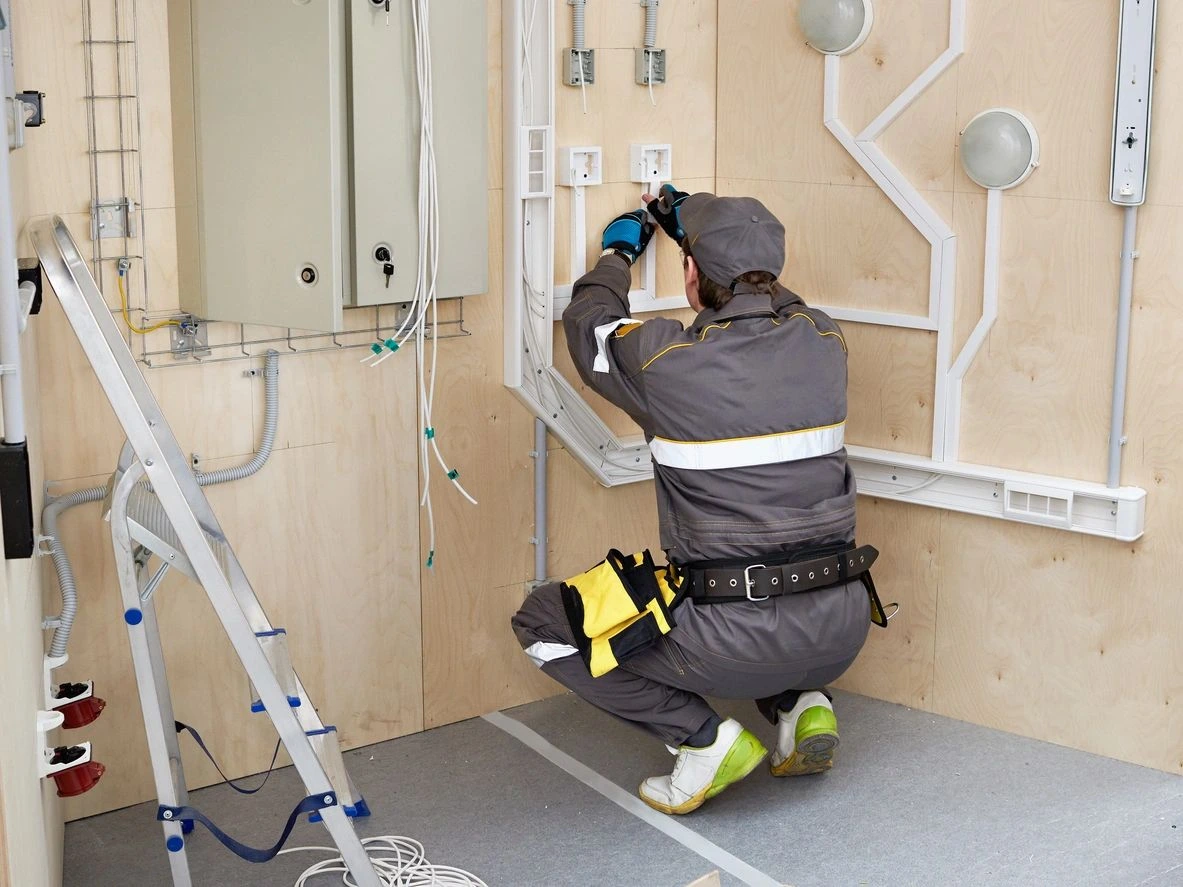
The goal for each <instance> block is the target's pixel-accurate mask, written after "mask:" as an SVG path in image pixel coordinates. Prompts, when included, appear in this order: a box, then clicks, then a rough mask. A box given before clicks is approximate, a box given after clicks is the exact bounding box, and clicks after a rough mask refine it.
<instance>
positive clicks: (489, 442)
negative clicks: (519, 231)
mask: <svg viewBox="0 0 1183 887" xmlns="http://www.w3.org/2000/svg"><path fill="white" fill-rule="evenodd" d="M501 201H502V193H501V192H500V191H494V192H490V200H489V224H490V240H491V242H500V239H501V209H502V207H501ZM489 281H490V283H491V291H490V293H489V294H488V295H486V296H481V297H479V298H477V299H469V300H467V302H466V304H465V322H466V325H467V326H468V328H469V329H470V330H472V336H471V337H470V338H466V339H455V340H451V341H448V342H443V343H441V352H440V363H439V371H438V372H439V381H438V393H437V403H436V408H435V413H434V415H433V424H434V425H435V426H436V427H437V433H438V435H439V437H438V440H439V442H440V445H441V447H442V448H443V451H444V453H445V455H446V457H447V458H448V459H449V460H450V464H452V465H453V466H455V467H456V468H457V469H458V470H459V471H460V481H461V483H463V484H464V485H465V488H466V489H468V491H469V492H470V493H472V495H473V496H474V497H475V498H476V499H477V500H478V502H479V504H478V505H476V506H473V505H471V504H469V503H468V502H466V501H464V500H463V499H461V497H460V496H459V495H457V494H456V492H455V490H453V489H452V488H451V486H450V484H449V483H448V482H447V480H446V479H445V478H444V477H443V476H442V473H441V471H440V470H439V468H438V465H436V464H434V462H433V464H432V466H431V485H432V486H431V488H432V490H433V499H434V503H435V520H436V556H435V560H434V565H433V566H432V567H431V568H430V569H429V568H427V567H426V566H425V565H424V560H423V559H424V558H425V557H426V550H427V539H428V534H427V528H426V525H423V526H422V528H421V530H420V533H421V538H422V542H423V544H422V545H421V546H420V548H421V550H420V558H419V564H420V583H421V586H422V595H423V651H424V656H423V680H424V700H425V701H424V710H425V711H424V713H425V723H426V725H427V726H438V725H440V724H446V723H450V722H452V721H456V720H460V719H462V718H468V717H473V716H476V715H480V714H483V713H485V712H487V711H491V710H493V709H497V708H503V707H506V706H510V705H517V704H520V703H522V702H528V701H530V700H531V699H536V698H539V697H540V696H542V695H544V694H546V693H549V692H553V685H551V684H550V682H549V681H547V680H545V679H543V678H542V677H541V676H540V675H539V674H538V673H537V671H536V669H534V668H533V666H531V665H530V663H529V660H528V659H526V657H525V656H523V655H522V652H521V648H520V647H519V646H518V643H517V641H516V639H515V638H514V635H513V632H512V631H511V630H510V627H509V619H510V616H512V615H513V613H514V612H515V611H516V610H517V608H518V607H519V606H520V605H521V602H522V600H523V599H524V596H525V586H526V582H527V580H529V579H530V578H531V577H532V575H533V548H532V546H531V545H530V538H531V537H532V536H533V533H534V528H533V518H534V515H533V502H534V496H533V472H534V463H533V460H532V459H531V458H530V455H529V454H530V451H531V450H532V449H533V447H534V438H533V422H532V421H531V419H530V417H529V416H528V415H527V414H526V412H525V409H524V408H523V407H522V406H521V405H520V404H519V403H518V402H517V401H516V399H515V398H514V397H513V395H512V394H510V392H509V391H508V389H506V388H505V387H504V385H503V384H502V381H501V375H500V372H498V371H496V370H495V369H494V368H499V367H500V365H501V353H502V348H503V338H502V326H503V318H502V305H503V301H502V298H501V292H500V291H501V253H500V251H498V250H491V251H490V268H489Z"/></svg>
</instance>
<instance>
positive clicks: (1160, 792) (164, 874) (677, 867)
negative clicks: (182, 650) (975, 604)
mask: <svg viewBox="0 0 1183 887" xmlns="http://www.w3.org/2000/svg"><path fill="white" fill-rule="evenodd" d="M719 707H720V709H721V711H723V712H725V713H728V714H732V715H735V716H737V717H740V718H741V719H742V720H743V721H744V723H745V724H747V725H748V726H749V727H751V728H752V729H754V730H755V731H756V732H758V733H760V734H761V736H762V737H763V738H764V739H765V740H766V742H771V741H772V739H773V735H772V730H771V728H770V727H768V725H767V723H766V722H764V721H763V720H762V719H760V718H758V716H754V709H753V708H751V707H749V706H744V705H741V704H734V703H721V704H720V706H719ZM835 709H836V711H837V712H838V715H839V725H840V729H841V733H842V746H841V749H840V752H839V759H838V762H837V764H836V766H835V768H834V770H833V771H831V772H830V773H827V774H824V775H822V776H817V777H811V778H802V779H790V780H777V779H773V778H771V777H770V776H769V775H768V774H767V771H765V770H759V771H757V772H756V773H754V774H753V775H752V776H750V777H748V779H747V780H745V781H744V782H743V783H741V784H739V785H738V786H735V787H733V788H732V789H729V790H728V791H727V792H725V793H724V794H722V795H720V796H719V797H718V798H716V799H714V800H713V801H711V802H710V803H708V804H707V805H706V806H705V807H703V808H702V809H701V810H699V811H698V812H696V813H694V814H692V815H690V816H686V817H681V818H679V820H678V821H679V822H680V823H682V824H684V825H686V826H688V827H689V828H690V829H692V830H693V831H694V832H696V833H698V834H699V835H701V836H702V837H703V838H706V839H707V840H708V841H711V842H713V843H714V844H716V845H718V846H719V847H721V848H723V849H725V850H727V851H730V853H732V854H734V855H735V856H736V857H738V858H739V859H741V860H743V861H745V862H747V863H748V864H750V865H751V866H753V867H755V868H756V869H758V870H760V871H762V872H765V873H767V874H768V875H770V876H772V877H773V878H774V879H776V880H778V881H780V882H782V883H784V884H787V885H793V887H823V885H824V887H831V885H843V887H845V885H852V887H879V885H884V887H896V885H901V887H903V885H908V887H911V885H941V887H944V885H975V887H976V885H1040V887H1042V885H1048V887H1052V885H1072V887H1076V885H1088V887H1092V885H1122V887H1142V885H1152V887H1167V885H1183V780H1181V779H1180V778H1179V777H1177V776H1172V775H1169V774H1165V773H1160V772H1157V771H1154V770H1147V769H1144V768H1141V767H1136V766H1132V765H1129V764H1122V763H1118V762H1114V761H1111V760H1107V759H1104V758H1099V757H1096V756H1094V755H1089V754H1084V753H1081V752H1075V751H1069V750H1067V749H1063V748H1059V747H1057V746H1053V745H1048V744H1045V743H1040V742H1035V741H1032V740H1027V739H1021V738H1018V737H1015V736H1009V735H1006V734H1003V733H998V732H996V731H993V730H988V729H984V728H981V727H974V726H970V725H968V724H963V723H960V722H957V721H951V720H948V719H944V718H938V717H934V716H932V715H928V714H924V713H922V712H917V711H912V710H909V709H906V708H902V707H900V706H895V705H890V704H887V703H883V702H878V701H874V700H871V699H867V698H864V697H861V696H853V695H850V694H840V695H839V696H838V698H837V701H836V705H835ZM506 714H508V715H509V716H510V717H512V718H515V719H517V720H518V721H520V722H522V723H524V724H526V725H528V726H529V727H531V728H532V729H533V730H535V731H537V732H538V733H539V734H541V735H542V736H543V737H545V738H546V739H547V740H549V741H550V742H551V743H553V744H554V745H555V746H557V747H558V748H559V749H561V750H562V751H564V752H566V753H567V754H569V755H571V756H573V757H574V758H576V759H577V760H579V761H581V762H583V763H584V764H586V765H588V766H589V767H591V768H592V769H594V770H596V771H597V772H599V773H600V774H602V775H603V776H605V777H607V778H608V779H609V780H611V781H612V782H614V783H616V784H618V785H620V786H622V787H624V788H626V789H628V790H629V791H632V790H633V789H634V788H635V787H636V785H637V783H638V782H639V781H640V780H641V779H642V778H644V777H645V776H648V775H652V774H655V773H660V772H668V770H669V768H670V766H671V763H672V758H671V757H670V756H669V754H668V753H667V752H666V751H665V750H664V748H663V747H662V746H661V745H659V744H658V743H656V742H654V741H652V740H649V739H647V738H646V737H644V736H643V735H642V734H640V733H637V732H635V731H633V730H632V729H630V728H627V727H625V726H622V725H620V724H617V723H616V722H615V721H613V720H612V719H610V718H608V717H606V716H604V715H602V714H600V713H599V712H597V711H594V710H593V709H591V708H590V707H588V706H586V705H584V704H583V703H581V702H580V701H578V700H576V699H574V698H572V697H570V696H560V697H557V698H554V699H549V700H545V701H543V702H539V703H535V704H533V705H527V706H523V707H521V708H517V709H512V710H510V711H508V712H507V713H506ZM207 738H208V737H207ZM215 742H216V740H215ZM346 763H347V766H349V768H350V771H351V772H352V774H353V776H354V779H355V781H356V782H357V783H358V785H359V786H360V787H361V789H362V791H363V792H364V794H365V795H366V797H367V799H368V801H369V802H370V805H371V807H372V808H373V816H372V817H371V818H369V819H367V820H362V821H361V822H360V825H359V829H360V830H361V832H362V833H363V834H365V835H381V834H399V835H408V836H411V837H415V838H417V839H419V840H420V841H422V842H423V843H424V845H425V846H426V848H427V855H428V857H429V858H430V859H431V860H432V861H433V862H436V863H444V864H448V865H454V866H460V867H462V868H466V869H469V870H471V871H473V872H475V873H476V874H479V875H480V876H481V877H482V878H484V880H485V881H487V882H488V883H489V885H490V887H501V885H506V887H566V885H570V887H615V885H622V887H641V885H643V887H682V885H685V884H688V883H689V882H691V881H692V880H694V879H695V878H697V877H699V876H701V875H703V874H706V873H707V872H709V871H712V870H713V869H714V868H715V866H713V865H712V864H711V863H710V862H708V861H707V860H705V859H703V858H702V857H700V856H699V855H697V854H696V853H695V852H693V851H692V850H689V849H687V848H686V847H685V846H683V845H682V844H681V843H678V842H677V841H675V840H674V839H673V838H670V837H667V836H666V835H664V834H662V833H660V832H658V831H657V830H656V829H654V828H653V827H651V826H649V825H647V824H645V823H644V822H642V821H640V820H639V819H637V818H636V817H634V816H633V815H632V814H631V813H629V812H627V811H625V810H624V809H622V808H621V807H619V806H617V805H615V804H614V803H612V802H611V801H609V800H607V799H605V798H604V797H603V796H601V795H600V794H598V793H597V792H595V791H594V790H592V789H591V788H589V787H587V786H586V785H584V784H583V783H581V782H579V781H578V780H576V779H574V778H573V777H571V776H569V775H568V774H567V773H565V772H563V771H562V770H560V769H558V768H557V767H556V766H554V765H553V764H551V763H550V762H549V761H547V760H546V759H544V758H543V757H541V756H540V755H539V754H538V753H536V752H535V751H533V750H532V749H530V748H528V747H527V746H525V745H524V744H522V743H521V742H520V741H518V740H517V739H515V738H513V737H511V736H509V735H507V734H506V733H504V732H503V731H501V730H499V729H498V728H496V727H494V726H493V725H491V724H489V723H487V722H485V721H483V720H473V721H466V722H464V723H460V724H454V725H452V726H449V727H443V728H440V729H437V730H432V731H429V732H427V733H423V734H419V735H416V736H408V737H405V738H403V739H397V740H394V741H392V742H386V743H382V744H380V745H376V746H372V747H370V748H366V749H359V750H357V751H354V752H350V753H348V754H347V755H346ZM113 775H115V774H108V776H107V778H111V777H112V776H113ZM301 795H302V790H301V787H300V785H299V782H298V780H297V778H296V776H295V773H294V772H292V771H291V770H290V769H289V770H284V771H280V772H278V773H276V774H275V775H274V776H273V777H272V780H271V783H270V784H269V785H268V786H267V788H266V789H264V791H263V792H262V793H260V795H256V796H253V797H243V796H240V795H237V794H235V793H234V792H232V791H230V790H229V789H228V788H226V787H224V786H218V787H213V788H209V789H204V790H202V791H199V792H195V793H194V796H193V798H192V802H193V803H194V804H195V805H196V806H198V807H199V808H200V809H202V810H203V811H205V812H206V813H207V815H209V816H210V817H211V818H212V819H214V820H215V821H217V822H218V823H219V824H221V825H223V827H225V828H226V829H227V831H229V832H230V833H231V834H234V835H235V836H236V837H239V838H241V839H242V840H244V841H246V842H247V843H251V842H254V843H256V844H258V845H265V844H269V843H270V842H271V840H272V839H273V838H274V836H275V835H276V834H278V832H279V830H280V828H281V827H282V823H283V821H284V820H285V819H286V815H287V811H288V810H290V809H291V807H292V806H293V804H294V803H295V801H296V800H298V799H299V797H300V796H301ZM154 809H155V806H154V805H152V804H145V805H140V806H137V807H132V808H128V809H126V810H120V811H117V812H114V813H109V814H106V815H104V816H98V817H94V818H92V819H88V820H84V821H80V822H75V823H71V824H70V825H69V826H68V827H67V830H66V861H65V862H66V880H65V883H66V885H67V887H108V885H110V887H116V885H118V887H124V885H135V887H147V885H158V884H159V885H167V884H169V883H170V881H169V875H168V867H167V860H166V858H165V857H166V852H165V850H164V847H163V841H162V836H161V832H160V830H159V828H158V827H157V825H156V823H155V821H154V819H153V811H154ZM326 838H327V834H326V833H325V832H324V830H323V829H322V828H321V827H320V826H311V825H308V824H307V823H302V824H301V825H300V826H299V827H297V829H296V832H295V834H294V836H293V838H292V843H293V844H324V843H326ZM188 850H189V858H190V862H191V867H192V870H193V873H194V884H195V885H199V887H214V885H216V887H231V885H233V887H247V885H267V887H284V885H291V884H293V882H294V881H295V879H296V877H297V876H298V875H299V874H300V872H301V871H303V870H304V868H305V867H306V866H307V865H309V864H311V863H312V862H314V861H315V860H316V858H317V857H315V856H314V855H310V854H302V855H300V856H299V857H298V858H297V857H280V858H279V859H276V860H275V861H273V862H271V863H268V864H266V865H262V866H257V865H251V864H248V863H243V862H240V861H238V860H237V858H235V857H233V856H231V855H229V854H228V853H227V852H225V851H223V850H222V848H221V846H220V845H219V844H217V843H216V842H215V841H214V840H213V839H212V838H210V836H209V835H208V834H206V833H204V832H202V831H201V829H200V827H199V829H198V833H197V834H195V835H193V836H192V837H191V839H190V841H189V844H188ZM312 883H313V884H314V885H316V887H321V885H324V887H327V885H330V884H340V883H341V881H340V879H339V876H337V877H336V879H334V878H330V877H326V878H322V879H321V880H320V881H316V882H312ZM723 883H724V884H728V885H735V884H740V883H742V882H741V881H739V880H738V879H736V878H734V877H730V876H726V875H725V876H724V878H723Z"/></svg>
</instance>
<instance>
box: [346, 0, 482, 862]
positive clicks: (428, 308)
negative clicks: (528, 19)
mask: <svg viewBox="0 0 1183 887" xmlns="http://www.w3.org/2000/svg"><path fill="white" fill-rule="evenodd" d="M430 8H431V4H430V0H412V2H411V20H412V24H413V26H414V34H415V74H416V81H417V87H418V91H419V194H418V222H419V230H418V255H417V262H416V269H415V290H414V295H413V297H412V299H411V303H410V305H409V306H408V310H407V316H406V317H405V318H404V319H403V322H402V323H401V324H400V325H399V327H398V329H397V330H395V332H394V334H393V335H392V336H391V337H390V338H389V339H387V340H386V341H385V342H384V343H382V344H381V345H375V346H374V351H373V353H372V354H370V355H368V356H367V357H365V358H364V359H363V360H362V362H363V363H366V362H368V363H369V365H370V366H371V367H376V366H379V365H380V364H382V363H383V362H384V361H386V360H388V359H389V358H390V357H392V356H393V355H394V354H395V352H397V351H398V350H399V349H400V348H402V347H403V346H404V345H405V344H406V343H407V342H409V341H411V339H412V338H413V339H414V341H415V346H416V351H417V354H416V360H415V375H416V383H417V387H418V391H419V397H418V403H417V405H416V412H417V415H418V418H419V427H420V428H421V429H422V435H421V437H420V439H419V460H420V465H421V467H422V470H423V495H422V497H421V498H420V500H419V506H420V507H421V508H424V509H426V511H427V534H428V554H427V566H428V567H431V566H432V565H433V563H434V561H435V510H434V509H433V508H432V502H431V461H432V460H431V457H432V455H433V454H434V456H435V460H436V461H437V462H438V463H439V465H440V467H441V468H442V469H443V471H444V474H445V475H446V476H447V478H448V480H450V481H451V483H452V486H454V487H455V488H456V490H457V491H458V492H459V493H460V495H462V496H463V497H464V498H465V499H467V500H468V501H469V502H471V503H472V504H473V505H476V504H477V500H476V499H474V498H473V497H472V496H471V495H470V494H469V492H468V491H467V490H466V489H464V487H463V486H462V485H461V484H460V481H459V480H458V479H457V478H458V474H459V473H458V472H457V471H456V470H455V469H454V468H452V467H451V466H450V465H449V464H448V462H447V460H446V459H444V456H443V453H442V452H441V451H440V446H439V441H438V440H437V439H436V435H435V427H434V425H433V424H432V412H433V409H434V407H435V380H436V375H437V366H438V358H439V348H438V338H439V310H438V309H439V292H438V282H439V245H440V214H439V179H438V174H437V170H436V157H435V134H434V130H433V122H432V121H433V117H434V96H433V82H432V71H431V68H432V63H431V40H430V35H431V29H430V18H429V17H430ZM429 313H430V318H431V321H430V322H431V335H430V336H428V335H427V325H428V316H429ZM429 340H430V345H431V365H430V371H428V367H427V363H426V360H427V347H428V343H429ZM429 377H430V378H429ZM400 883H402V882H400ZM465 883H467V882H465Z"/></svg>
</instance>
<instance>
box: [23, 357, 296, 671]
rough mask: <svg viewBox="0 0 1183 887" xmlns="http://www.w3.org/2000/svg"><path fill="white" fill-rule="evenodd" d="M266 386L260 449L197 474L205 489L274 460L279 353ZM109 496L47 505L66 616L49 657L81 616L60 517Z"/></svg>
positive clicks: (84, 495) (87, 492)
mask: <svg viewBox="0 0 1183 887" xmlns="http://www.w3.org/2000/svg"><path fill="white" fill-rule="evenodd" d="M263 384H264V391H265V395H264V397H265V401H266V406H265V409H264V416H263V435H262V437H261V439H260V440H259V448H258V449H257V450H256V451H255V454H254V455H253V456H252V457H251V458H250V460H249V461H247V462H244V463H243V464H242V465H238V466H235V467H233V468H221V469H219V470H217V471H210V472H208V473H201V472H197V475H196V476H197V482H198V483H199V484H200V485H201V486H203V487H209V486H215V485H217V484H224V483H230V482H231V481H236V480H243V479H244V478H248V477H250V476H251V475H252V474H257V473H258V472H259V470H260V469H262V467H263V466H264V465H266V464H267V460H268V459H269V458H270V457H271V450H272V448H273V447H274V445H275V430H276V427H277V426H278V424H279V352H277V351H268V352H267V355H266V359H265V360H264V363H263ZM106 495H107V488H106V487H105V486H101V487H88V488H86V489H83V490H75V491H74V492H72V493H68V494H66V495H65V496H60V497H58V498H57V499H54V500H53V501H51V502H49V503H47V504H46V506H45V509H44V510H43V511H42V512H41V532H42V534H43V535H44V536H45V537H46V538H47V539H48V542H49V553H50V555H51V556H52V557H53V566H54V570H55V571H56V572H57V578H58V587H59V588H60V589H61V593H62V613H61V616H59V617H58V620H57V623H58V624H57V628H56V629H55V630H54V633H53V640H52V642H51V643H50V647H49V655H50V656H53V657H59V656H64V655H65V654H66V647H67V646H68V644H69V642H70V631H71V629H72V628H73V627H74V619H75V617H76V616H77V615H78V586H77V583H76V582H75V579H74V569H73V567H72V566H71V565H70V558H69V556H68V555H67V554H66V548H65V546H64V545H63V544H62V540H61V536H60V535H59V533H58V518H59V517H60V516H61V515H62V513H63V512H65V511H68V510H69V509H71V508H74V507H75V506H77V505H82V504H84V503H87V502H98V501H100V500H101V499H103V498H104V497H105V496H106Z"/></svg>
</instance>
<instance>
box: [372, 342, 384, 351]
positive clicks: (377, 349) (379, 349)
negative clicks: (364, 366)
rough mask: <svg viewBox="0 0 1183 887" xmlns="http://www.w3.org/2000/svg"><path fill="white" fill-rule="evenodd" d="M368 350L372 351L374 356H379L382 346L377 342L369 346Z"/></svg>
mask: <svg viewBox="0 0 1183 887" xmlns="http://www.w3.org/2000/svg"><path fill="white" fill-rule="evenodd" d="M370 350H371V351H373V352H374V353H375V354H381V353H382V346H381V345H379V344H378V343H377V342H375V343H374V344H373V345H371V346H370Z"/></svg>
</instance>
